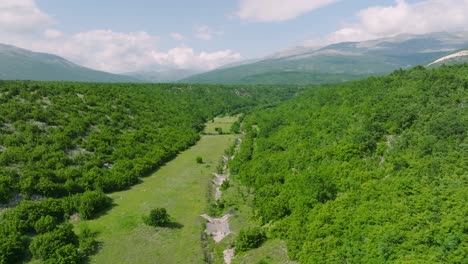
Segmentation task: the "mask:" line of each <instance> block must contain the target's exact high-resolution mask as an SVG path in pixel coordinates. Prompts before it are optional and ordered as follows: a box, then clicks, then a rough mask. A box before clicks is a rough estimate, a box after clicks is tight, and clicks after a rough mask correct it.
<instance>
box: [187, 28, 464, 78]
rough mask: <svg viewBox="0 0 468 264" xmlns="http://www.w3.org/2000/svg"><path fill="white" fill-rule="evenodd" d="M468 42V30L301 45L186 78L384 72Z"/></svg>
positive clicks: (421, 62)
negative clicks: (265, 56) (249, 61)
mask: <svg viewBox="0 0 468 264" xmlns="http://www.w3.org/2000/svg"><path fill="white" fill-rule="evenodd" d="M466 47H468V33H466V32H462V33H446V32H441V33H431V34H424V35H411V34H403V35H397V36H394V37H390V38H382V39H377V40H371V41H363V42H344V43H338V44H332V45H328V46H325V47H322V48H319V49H316V48H307V47H297V48H294V49H289V50H286V51H283V52H279V53H277V54H275V55H273V56H270V57H267V58H265V59H263V60H259V61H255V62H253V63H248V64H242V65H238V66H234V67H224V68H221V69H216V70H214V71H211V72H207V73H202V74H199V75H195V76H191V77H189V78H186V79H183V80H182V81H183V82H190V83H192V82H193V83H222V84H258V83H263V84H310V83H333V82H342V81H348V80H354V79H358V78H362V77H365V76H370V75H383V74H387V73H389V72H392V71H394V70H395V69H399V68H410V67H413V66H416V65H427V64H429V63H431V62H433V61H434V60H437V59H439V58H441V57H444V56H447V55H449V54H451V53H453V52H454V51H457V50H460V49H463V48H466Z"/></svg>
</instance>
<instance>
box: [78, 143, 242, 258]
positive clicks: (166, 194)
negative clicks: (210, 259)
mask: <svg viewBox="0 0 468 264" xmlns="http://www.w3.org/2000/svg"><path fill="white" fill-rule="evenodd" d="M234 140H235V136H234V135H207V136H203V137H202V138H201V140H200V141H199V142H198V143H197V144H196V145H195V146H193V147H191V148H190V149H188V150H186V151H184V152H182V153H180V154H179V155H178V156H177V158H175V159H174V160H173V161H171V162H169V163H167V164H166V165H165V166H163V167H162V168H160V169H159V170H158V171H157V172H155V173H154V174H153V175H151V176H150V177H147V178H144V179H143V180H142V183H140V184H138V185H136V186H134V187H132V188H131V189H130V190H127V191H122V192H116V193H113V194H111V195H110V196H111V198H112V199H113V201H114V204H115V205H114V207H113V208H112V209H110V210H109V211H108V212H106V213H105V214H104V215H102V216H101V217H99V218H97V219H95V220H91V221H81V222H78V223H77V224H76V228H77V229H79V228H80V227H83V226H87V227H89V228H91V229H92V230H96V231H98V232H99V235H98V240H99V241H100V242H101V243H102V244H101V246H102V248H101V249H100V251H99V252H98V253H97V254H96V255H94V256H92V257H91V259H90V260H91V261H90V262H91V263H202V262H203V259H204V254H203V249H202V245H201V239H200V236H201V233H202V232H203V228H202V219H201V218H200V217H199V216H200V215H201V214H203V213H205V209H206V207H207V193H208V185H209V182H210V180H211V178H212V172H214V171H215V169H216V165H217V164H218V163H219V162H220V159H221V156H222V154H223V151H224V150H225V149H226V148H227V147H229V146H230V145H231V144H233V142H234ZM197 156H201V157H203V160H204V163H203V164H197V162H196V157H197ZM156 207H164V208H166V209H167V211H168V213H169V214H170V215H171V216H172V217H173V221H174V222H175V223H176V227H174V228H153V227H149V226H146V225H145V224H143V220H142V216H143V215H146V214H148V213H149V211H150V210H151V209H152V208H156Z"/></svg>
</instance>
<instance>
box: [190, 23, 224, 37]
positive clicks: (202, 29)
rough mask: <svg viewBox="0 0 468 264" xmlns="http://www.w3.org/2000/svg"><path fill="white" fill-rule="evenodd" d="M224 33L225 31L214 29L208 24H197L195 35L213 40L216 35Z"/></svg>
mask: <svg viewBox="0 0 468 264" xmlns="http://www.w3.org/2000/svg"><path fill="white" fill-rule="evenodd" d="M221 35H223V32H221V31H217V30H213V29H212V28H210V27H208V26H205V25H203V26H197V27H195V37H196V38H197V39H202V40H212V39H213V38H214V37H216V36H221Z"/></svg>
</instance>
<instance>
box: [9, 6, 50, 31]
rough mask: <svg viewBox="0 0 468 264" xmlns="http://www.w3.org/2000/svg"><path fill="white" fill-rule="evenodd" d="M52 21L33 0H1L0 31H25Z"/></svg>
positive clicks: (40, 27) (44, 25)
mask: <svg viewBox="0 0 468 264" xmlns="http://www.w3.org/2000/svg"><path fill="white" fill-rule="evenodd" d="M51 23H52V19H51V18H50V17H49V16H47V15H46V14H45V13H43V12H42V11H41V10H40V9H39V8H38V7H37V5H36V2H35V1H34V0H1V1H0V32H6V33H27V32H31V31H35V30H38V29H42V28H44V27H46V26H47V25H50V24H51Z"/></svg>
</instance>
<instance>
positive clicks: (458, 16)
mask: <svg viewBox="0 0 468 264" xmlns="http://www.w3.org/2000/svg"><path fill="white" fill-rule="evenodd" d="M467 14H468V0H426V1H423V2H418V3H414V4H410V3H408V2H406V1H405V0H397V1H396V2H395V4H394V5H392V6H373V7H369V8H366V9H363V10H361V11H360V12H359V13H358V14H357V18H358V22H357V23H354V24H350V25H346V26H344V27H343V28H341V29H340V30H338V31H336V32H334V33H332V34H331V35H330V36H329V37H328V39H327V42H329V43H336V42H341V41H361V40H368V39H374V38H380V37H386V36H392V35H397V34H402V33H412V34H424V33H429V32H440V31H449V32H453V31H463V30H466V29H467V25H468V15H467Z"/></svg>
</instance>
